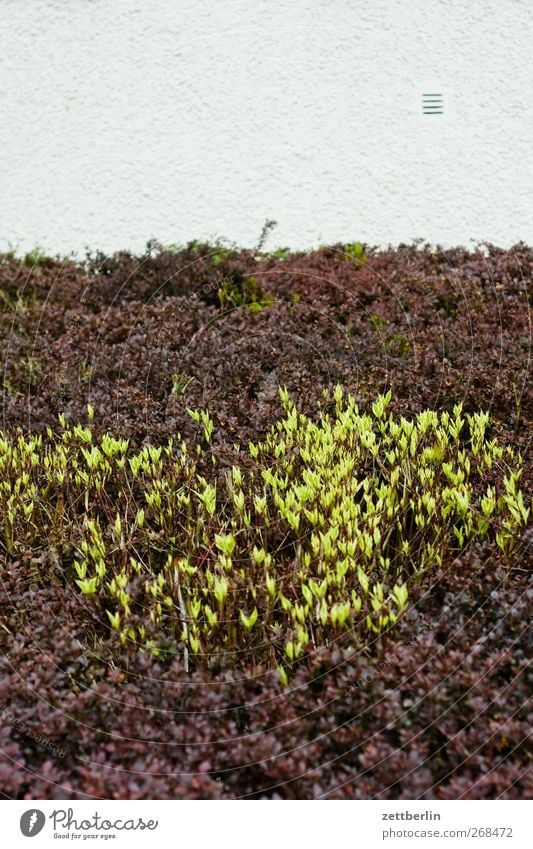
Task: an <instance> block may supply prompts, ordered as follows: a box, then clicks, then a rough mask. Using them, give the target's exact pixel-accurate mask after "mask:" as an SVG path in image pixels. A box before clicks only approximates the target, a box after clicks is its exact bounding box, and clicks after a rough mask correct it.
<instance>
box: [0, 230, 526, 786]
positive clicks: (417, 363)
mask: <svg viewBox="0 0 533 849" xmlns="http://www.w3.org/2000/svg"><path fill="white" fill-rule="evenodd" d="M532 271H533V251H532V250H531V249H530V248H528V247H527V246H525V245H524V244H519V245H516V246H515V247H514V248H512V249H510V250H508V251H504V250H500V249H497V248H495V247H494V246H492V245H488V246H485V247H484V249H482V248H481V247H480V248H478V249H476V250H474V251H471V252H469V251H466V250H463V249H455V250H441V249H437V250H433V249H431V248H430V247H429V246H428V245H425V246H420V245H401V246H399V247H398V248H397V249H389V250H381V251H379V250H377V249H375V248H371V247H369V246H365V245H360V244H358V243H354V244H353V245H335V246H331V247H324V248H321V249H319V250H317V251H312V252H307V253H291V252H289V251H285V250H278V251H276V252H274V253H272V254H269V253H266V252H264V251H263V252H259V251H238V250H235V249H229V248H227V247H224V246H223V245H220V244H217V245H202V244H198V243H191V244H189V245H188V246H186V247H184V248H175V247H173V248H171V249H165V248H162V247H161V246H158V245H155V244H149V245H147V249H146V252H145V254H144V255H143V256H140V257H134V256H131V255H130V254H127V253H120V254H117V255H115V256H112V257H106V256H103V255H102V254H99V253H97V254H95V255H92V256H88V257H87V259H86V261H85V262H83V263H80V262H77V261H76V262H75V261H73V260H62V259H55V260H54V259H51V258H49V257H45V256H43V255H42V254H39V253H36V252H34V253H33V254H29V255H27V256H26V257H23V258H18V257H16V256H14V255H13V254H5V255H3V256H2V257H1V262H0V326H1V331H2V336H3V343H2V344H3V351H2V354H3V356H2V366H1V369H2V392H3V396H2V414H3V415H2V421H1V427H0V429H1V431H2V432H1V434H0V470H1V478H0V504H1V515H0V593H1V596H2V598H1V608H0V609H1V611H2V613H1V618H0V649H1V653H2V655H1V660H0V663H1V665H2V676H1V679H0V713H1V715H2V724H1V730H0V735H1V738H2V742H1V752H2V754H1V758H0V792H1V793H2V794H3V795H4V797H6V798H28V799H29V798H32V799H37V798H69V799H75V798H87V797H89V798H90V797H97V798H162V799H165V798H235V797H237V798H240V797H244V798H307V799H309V798H381V799H383V798H406V799H408V798H427V799H431V798H520V797H523V796H524V795H527V794H528V793H530V792H531V786H530V784H528V781H529V780H530V779H529V778H528V771H527V770H528V757H527V745H526V744H527V734H528V727H529V726H530V724H531V712H530V708H529V702H528V681H527V658H528V654H529V653H530V646H529V645H528V614H529V613H530V602H531V596H532V591H531V585H530V563H531V541H532V536H531V522H530V515H531V511H530V504H531V489H532V487H531V457H530V451H529V433H530V429H529V428H530V424H531V409H532V408H531V388H530V385H529V383H528V376H529V357H530V348H531V337H530V312H529V302H530V296H531V281H532Z"/></svg>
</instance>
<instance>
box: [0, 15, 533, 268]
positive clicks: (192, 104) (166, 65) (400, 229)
mask: <svg viewBox="0 0 533 849" xmlns="http://www.w3.org/2000/svg"><path fill="white" fill-rule="evenodd" d="M532 44H533V3H532V2H531V0H476V2H474V3H471V4H468V3H466V2H463V1H462V0H461V2H459V0H409V2H404V0H372V2H368V0H365V2H363V0H276V2H275V3H273V2H271V0H220V2H215V0H209V2H207V0H150V2H144V0H24V2H21V0H0V103H1V107H2V108H1V115H2V120H1V122H0V150H1V157H0V247H5V246H6V245H7V243H8V242H11V243H15V244H17V245H19V247H24V248H27V247H33V246H35V245H36V244H40V245H42V246H44V247H45V248H47V249H48V250H51V251H53V252H55V251H59V252H66V253H68V252H69V251H70V250H72V249H75V250H83V248H84V246H85V245H88V246H90V247H91V248H102V249H105V250H113V249H117V248H123V247H131V248H135V249H138V248H142V247H143V246H144V244H145V242H146V240H147V239H148V238H152V237H154V238H157V239H159V240H161V241H163V242H180V241H185V240H187V239H191V238H202V237H215V236H224V237H227V238H229V239H232V240H234V241H236V242H237V243H239V244H240V245H251V244H254V243H255V242H256V241H257V239H258V236H259V233H260V231H261V227H262V225H263V223H264V221H265V220H266V219H267V218H273V219H275V220H277V221H278V222H279V226H278V228H277V229H276V230H275V231H274V234H273V236H272V237H271V240H270V242H269V244H287V245H290V246H291V247H295V248H296V247H307V246H310V245H316V244H318V243H319V242H321V241H330V242H331V241H338V240H353V239H361V240H366V241H369V242H371V243H373V244H387V243H388V242H391V243H393V244H395V243H398V242H399V241H406V240H407V241H408V240H410V239H412V238H414V237H423V238H425V239H427V240H429V241H431V242H439V243H441V244H443V245H449V244H464V245H468V244H470V240H471V239H474V240H482V239H485V240H490V241H493V242H495V243H497V244H501V245H511V244H513V243H515V242H516V241H518V240H519V239H523V240H524V241H526V242H529V243H531V242H533V188H532V187H533V96H532V95H533V59H532V53H531V45H532ZM428 91H429V92H433V91H436V92H442V93H443V95H444V114H442V115H429V116H428V115H424V114H423V113H422V93H423V92H428Z"/></svg>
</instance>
